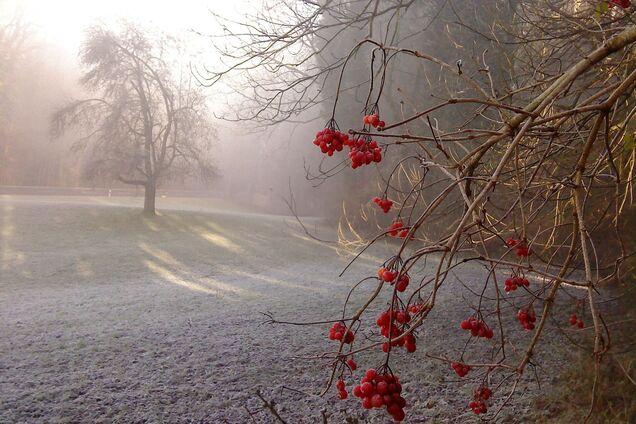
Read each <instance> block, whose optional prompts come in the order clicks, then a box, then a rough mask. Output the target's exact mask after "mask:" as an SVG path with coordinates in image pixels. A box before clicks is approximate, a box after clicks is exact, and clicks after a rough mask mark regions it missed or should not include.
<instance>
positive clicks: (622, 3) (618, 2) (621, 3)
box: [608, 0, 632, 9]
mask: <svg viewBox="0 0 636 424" xmlns="http://www.w3.org/2000/svg"><path fill="white" fill-rule="evenodd" d="M631 5H632V2H631V1H630V0H610V1H609V5H608V6H609V7H614V6H618V7H622V8H623V9H627V8H628V7H630V6H631Z"/></svg>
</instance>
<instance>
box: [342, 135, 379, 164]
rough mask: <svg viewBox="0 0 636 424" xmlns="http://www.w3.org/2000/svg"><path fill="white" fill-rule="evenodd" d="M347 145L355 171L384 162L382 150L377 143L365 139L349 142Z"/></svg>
mask: <svg viewBox="0 0 636 424" xmlns="http://www.w3.org/2000/svg"><path fill="white" fill-rule="evenodd" d="M347 145H348V146H349V149H350V151H349V158H350V159H351V167H352V168H353V169H356V168H357V167H359V166H362V165H369V164H370V163H371V162H380V161H381V160H382V149H380V147H379V146H378V143H377V142H376V141H373V140H371V141H366V140H364V139H363V138H359V139H357V140H349V142H348V143H347Z"/></svg>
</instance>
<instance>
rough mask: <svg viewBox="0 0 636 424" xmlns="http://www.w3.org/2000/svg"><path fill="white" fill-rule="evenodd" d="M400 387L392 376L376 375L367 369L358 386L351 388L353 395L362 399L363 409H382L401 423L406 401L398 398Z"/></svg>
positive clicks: (398, 382)
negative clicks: (384, 408)
mask: <svg viewBox="0 0 636 424" xmlns="http://www.w3.org/2000/svg"><path fill="white" fill-rule="evenodd" d="M400 393H402V385H401V384H400V380H399V379H398V378H397V377H396V376H394V375H392V374H384V375H381V374H378V373H377V372H376V370H374V369H369V370H367V372H366V373H365V375H364V377H362V379H361V380H360V384H359V385H358V386H355V387H354V388H353V395H354V396H356V397H358V398H360V399H362V407H363V408H364V409H371V408H382V407H384V406H386V410H387V412H388V413H389V415H391V416H392V417H393V419H394V420H395V421H403V420H404V417H405V415H406V414H405V413H404V407H405V406H406V400H405V399H404V398H403V397H402V396H400Z"/></svg>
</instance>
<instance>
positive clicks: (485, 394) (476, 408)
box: [468, 386, 492, 415]
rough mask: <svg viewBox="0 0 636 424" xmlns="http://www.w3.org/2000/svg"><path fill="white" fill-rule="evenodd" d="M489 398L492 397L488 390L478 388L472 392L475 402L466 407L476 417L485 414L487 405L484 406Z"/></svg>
mask: <svg viewBox="0 0 636 424" xmlns="http://www.w3.org/2000/svg"><path fill="white" fill-rule="evenodd" d="M490 396H492V390H490V389H489V388H488V387H486V386H481V387H478V388H476V389H475V392H474V399H475V400H473V401H472V402H470V403H469V404H468V406H469V407H470V409H472V410H473V412H474V413H475V414H477V415H479V414H485V413H486V412H488V405H487V404H486V401H487V400H488V399H490Z"/></svg>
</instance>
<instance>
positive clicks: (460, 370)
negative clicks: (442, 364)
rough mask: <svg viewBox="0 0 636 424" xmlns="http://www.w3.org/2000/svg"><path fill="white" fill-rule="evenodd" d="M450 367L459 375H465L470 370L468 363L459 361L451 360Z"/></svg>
mask: <svg viewBox="0 0 636 424" xmlns="http://www.w3.org/2000/svg"><path fill="white" fill-rule="evenodd" d="M451 368H453V369H454V370H455V372H456V373H457V375H458V376H460V377H464V376H466V374H468V372H469V371H470V370H471V368H470V365H466V364H462V363H461V362H453V363H452V364H451Z"/></svg>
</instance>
